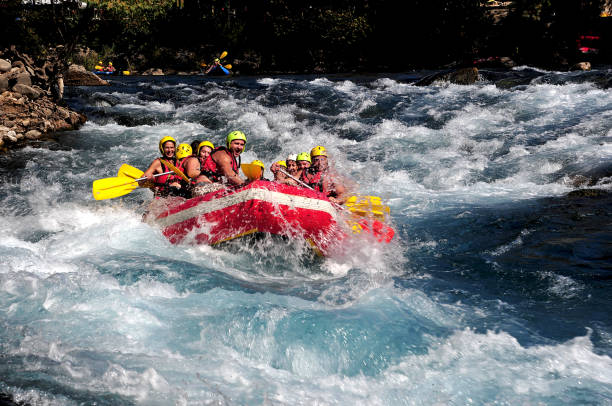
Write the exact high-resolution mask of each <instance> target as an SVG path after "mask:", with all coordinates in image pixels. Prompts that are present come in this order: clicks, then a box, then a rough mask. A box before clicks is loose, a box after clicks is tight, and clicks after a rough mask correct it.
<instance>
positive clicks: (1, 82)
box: [0, 75, 9, 92]
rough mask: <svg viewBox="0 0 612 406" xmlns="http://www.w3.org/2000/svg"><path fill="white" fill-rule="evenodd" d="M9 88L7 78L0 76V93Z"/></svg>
mask: <svg viewBox="0 0 612 406" xmlns="http://www.w3.org/2000/svg"><path fill="white" fill-rule="evenodd" d="M8 88H9V81H8V78H7V77H6V76H4V75H2V76H0V92H4V91H5V90H8Z"/></svg>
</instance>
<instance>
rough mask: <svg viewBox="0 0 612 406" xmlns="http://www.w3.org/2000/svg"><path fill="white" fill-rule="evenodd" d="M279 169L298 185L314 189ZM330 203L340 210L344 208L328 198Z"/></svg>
mask: <svg viewBox="0 0 612 406" xmlns="http://www.w3.org/2000/svg"><path fill="white" fill-rule="evenodd" d="M278 170H279V171H281V173H284V174H285V175H287V176H289V177H290V178H291V179H293V180H294V181H296V182H297V183H299V184H300V185H302V186H304V187H307V188H308V189H310V190H315V189H314V188H313V187H312V186H310V185H307V184H306V183H304V182H302V181H301V180H299V179H296V178H295V177H294V176H291V175H289V174H288V173H287V172H285V171H283V170H282V169H280V168H278ZM330 203H331V204H333V205H334V206H336V208H338V209H340V210H346V207H342V206H340V205H339V204H338V203H336V202H332V201H331V200H330Z"/></svg>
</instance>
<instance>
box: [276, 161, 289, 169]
mask: <svg viewBox="0 0 612 406" xmlns="http://www.w3.org/2000/svg"><path fill="white" fill-rule="evenodd" d="M277 164H278V165H280V166H284V167H285V168H286V167H287V162H285V161H278V162H277Z"/></svg>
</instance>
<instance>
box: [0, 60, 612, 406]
mask: <svg viewBox="0 0 612 406" xmlns="http://www.w3.org/2000/svg"><path fill="white" fill-rule="evenodd" d="M419 75H421V76H422V75H424V73H415V74H414V75H413V74H404V75H387V76H384V75H378V76H330V77H327V78H321V77H315V76H281V77H274V78H272V77H236V78H229V79H226V78H207V77H203V76H184V77H183V76H175V77H171V76H169V77H118V78H115V79H111V86H109V87H80V88H69V89H67V102H68V104H69V105H70V106H71V107H73V108H75V109H78V110H80V111H83V112H84V113H85V114H86V115H87V116H88V122H87V123H86V124H85V126H83V127H82V128H81V129H80V130H78V131H73V132H67V133H62V134H60V135H59V136H58V137H57V139H54V140H46V141H41V142H36V143H34V144H31V145H30V146H27V147H25V148H23V149H19V150H13V151H10V152H8V153H5V154H2V155H0V185H1V186H2V187H0V218H1V222H0V325H1V328H0V392H2V393H5V394H7V395H10V396H11V397H12V398H14V400H15V401H21V402H28V403H30V404H32V405H93V404H95V405H202V404H222V405H313V404H316V405H331V404H345V405H348V404H357V405H450V404H452V405H467V404H477V405H481V404H487V405H494V404H495V405H518V404H522V405H528V404H531V405H536V404H538V405H539V404H546V405H576V404H589V405H610V404H611V400H610V399H612V358H611V356H612V316H611V313H610V309H611V308H612V293H611V292H612V286H611V285H610V281H611V275H612V244H611V241H612V194H610V189H611V187H612V186H611V185H612V183H611V180H612V179H611V178H610V176H611V175H612V90H610V89H607V88H606V87H607V86H606V85H602V83H604V84H605V83H610V80H612V79H611V78H612V71H610V70H605V69H600V70H596V71H592V72H570V73H567V72H566V73H561V72H546V71H538V70H535V69H531V68H528V67H521V68H515V69H514V70H512V71H509V72H493V71H491V72H486V71H485V72H482V75H483V80H481V81H479V82H478V83H477V84H474V85H469V86H459V85H453V84H448V83H446V84H434V85H431V86H427V87H419V86H414V85H412V84H411V83H412V82H413V81H414V80H416V78H417V77H419ZM237 129H239V130H242V131H244V132H245V133H246V134H247V136H248V143H247V148H246V151H245V153H244V154H243V162H250V161H251V160H253V159H260V160H262V161H264V162H265V164H266V167H268V166H269V165H270V163H271V162H273V161H276V160H279V159H284V158H285V157H286V156H287V155H288V154H290V153H298V152H302V151H308V150H310V148H312V147H313V146H315V145H323V146H325V147H326V148H327V150H328V151H329V153H330V159H331V162H332V164H333V165H334V166H335V167H336V168H337V170H339V171H341V172H342V173H343V174H345V175H346V176H347V177H348V178H349V179H350V180H351V181H352V182H353V183H354V185H355V189H354V190H355V191H356V192H359V193H361V194H365V195H376V196H380V197H382V199H383V201H384V202H385V203H386V204H387V205H389V206H390V209H391V223H392V225H393V227H394V228H395V230H396V236H395V238H394V240H393V241H392V242H391V243H390V244H386V245H382V246H381V245H376V244H368V243H365V242H364V243H361V244H355V245H354V246H352V247H351V250H352V251H351V253H350V255H346V256H343V257H334V258H316V257H313V256H311V255H308V254H306V253H305V252H304V249H303V248H304V247H302V246H301V245H300V244H299V243H297V242H295V243H294V242H287V241H278V240H274V239H263V240H258V241H256V242H255V243H253V242H248V241H241V240H237V241H234V242H233V243H231V244H229V245H228V246H225V247H214V248H213V247H209V246H198V245H191V244H183V245H172V244H170V243H169V242H168V240H167V239H166V238H165V237H164V236H163V235H162V234H161V231H160V230H159V229H158V228H155V227H154V226H151V225H148V224H145V223H143V222H142V221H141V218H142V213H143V210H144V208H145V207H146V204H147V202H149V201H150V199H151V196H152V194H151V192H150V191H149V190H147V189H138V190H135V191H134V192H132V193H130V194H128V195H126V196H123V197H120V198H117V199H112V200H103V201H95V200H94V199H93V198H92V195H91V184H92V181H93V180H95V179H100V178H104V177H109V176H115V174H116V172H117V170H118V168H119V167H120V166H121V164H123V163H128V164H130V165H132V166H136V167H138V168H141V169H143V170H144V169H146V167H147V166H148V164H149V163H150V162H151V161H152V160H153V158H155V157H156V156H158V142H159V140H160V139H161V138H162V137H164V136H168V135H170V136H173V137H174V138H176V139H178V140H179V141H181V142H187V143H191V142H192V141H193V140H195V139H199V140H204V139H209V140H211V141H213V142H214V143H215V145H218V144H222V143H223V140H224V137H225V135H226V134H227V133H228V132H229V131H232V130H237ZM266 176H267V177H270V173H269V172H268V171H267V170H266Z"/></svg>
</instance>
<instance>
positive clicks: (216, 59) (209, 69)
mask: <svg viewBox="0 0 612 406" xmlns="http://www.w3.org/2000/svg"><path fill="white" fill-rule="evenodd" d="M219 65H221V60H220V59H219V58H215V61H214V62H213V64H212V65H210V68H208V69H207V70H206V74H208V73H210V72H211V71H212V70H213V69H215V68H216V67H218V66H219Z"/></svg>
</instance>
